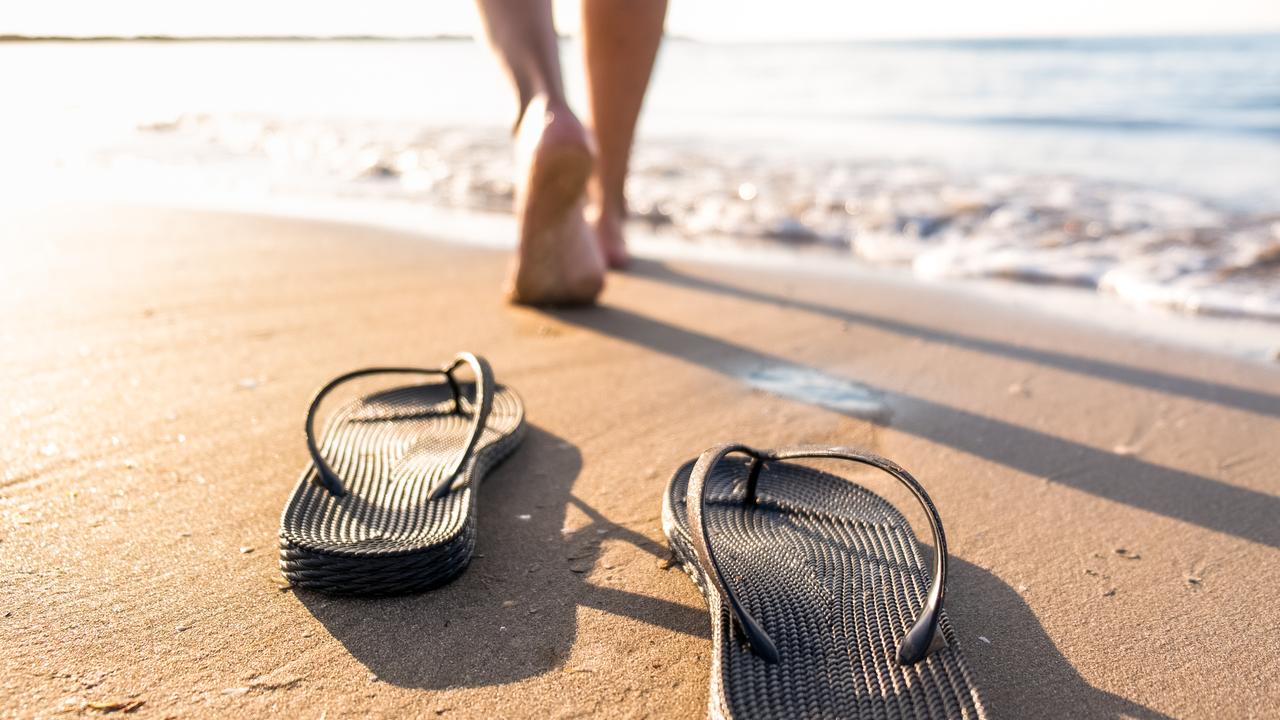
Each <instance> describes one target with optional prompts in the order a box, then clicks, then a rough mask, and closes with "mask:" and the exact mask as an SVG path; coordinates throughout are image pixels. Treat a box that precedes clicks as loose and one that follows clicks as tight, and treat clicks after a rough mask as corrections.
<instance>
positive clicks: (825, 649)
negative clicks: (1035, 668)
mask: <svg viewBox="0 0 1280 720" xmlns="http://www.w3.org/2000/svg"><path fill="white" fill-rule="evenodd" d="M693 467H694V463H693V462H689V463H687V464H685V465H684V466H682V467H681V468H680V469H679V470H677V471H676V474H675V476H674V477H673V478H672V480H671V482H670V484H669V486H668V488H667V493H666V495H665V496H664V499H663V513H662V517H663V529H664V531H665V532H666V535H667V538H668V540H669V542H670V546H671V549H672V551H673V552H674V554H675V555H676V557H677V559H679V561H680V563H681V565H682V566H683V568H684V570H685V571H686V572H687V573H688V574H689V576H690V577H691V578H692V579H693V581H694V582H695V583H696V584H697V585H698V588H699V589H700V590H701V591H702V594H703V596H704V598H705V599H706V601H707V604H708V607H709V609H710V611H711V618H712V645H713V648H714V654H713V659H712V666H711V680H710V695H709V698H708V708H709V715H710V716H711V717H713V718H717V719H719V718H832V717H840V718H886V717H900V718H948V719H951V718H981V717H985V714H984V713H985V711H984V709H983V706H982V701H981V699H980V697H979V694H978V691H977V689H976V687H975V685H974V683H973V679H972V677H971V674H970V671H969V668H968V665H967V664H966V662H965V660H964V657H963V656H962V655H961V653H960V649H959V645H958V643H957V642H956V637H955V633H954V631H953V630H952V628H951V624H950V621H949V620H948V619H947V617H946V615H945V613H943V614H942V616H941V618H940V620H939V626H938V629H939V631H940V632H941V634H942V637H943V638H944V639H945V640H946V642H947V647H945V648H941V649H938V650H936V651H935V652H933V653H932V654H931V655H929V656H928V657H927V658H926V659H924V660H923V661H921V662H919V663H916V664H914V665H908V666H902V665H900V664H899V663H898V662H896V660H895V648H896V644H897V642H898V640H899V638H900V637H901V636H902V635H903V632H904V631H905V629H906V628H907V627H909V626H910V625H911V623H912V619H913V618H914V617H915V616H916V613H917V612H918V611H919V610H920V608H921V607H922V606H923V605H924V603H925V596H926V593H927V591H928V589H929V573H928V569H927V564H926V563H925V561H924V559H923V558H922V556H921V552H920V548H919V546H918V544H917V542H916V539H915V535H914V533H913V532H912V530H911V527H910V525H909V524H908V523H907V521H906V519H905V518H904V517H903V516H902V515H901V513H899V512H898V511H897V510H896V509H895V508H894V507H893V506H892V505H890V504H889V503H888V502H886V501H885V500H883V499H882V498H880V497H879V496H877V495H875V494H874V493H872V492H870V491H869V490H867V489H865V488H863V487H861V486H859V485H856V484H854V483H852V482H850V481H848V480H846V479H843V478H840V477H838V476H835V475H832V474H829V473H825V472H821V471H818V470H815V469H812V468H809V467H806V466H803V465H798V464H795V463H789V462H770V463H768V464H767V465H766V466H765V467H764V469H763V471H762V472H761V473H760V475H759V479H758V486H757V488H756V497H757V499H758V502H757V503H755V504H752V503H744V502H743V486H744V485H745V484H746V482H747V478H748V473H749V465H748V463H746V462H741V461H738V460H736V459H724V460H722V461H720V462H719V463H718V464H717V465H715V467H713V468H712V469H711V470H710V472H709V474H708V476H707V480H706V483H707V486H706V493H705V495H706V498H707V500H706V503H705V506H704V507H705V510H704V515H703V522H704V524H705V527H706V528H707V533H708V535H709V536H710V537H711V538H713V541H714V543H715V547H716V555H717V560H718V562H719V563H720V564H721V568H722V575H723V578H724V580H725V582H727V583H728V584H729V585H731V586H732V589H733V591H734V593H735V595H736V596H737V597H738V598H739V599H740V601H741V602H742V603H743V605H744V606H745V607H746V609H747V610H748V611H749V612H750V613H751V615H752V616H754V617H755V618H756V619H757V620H758V621H759V622H760V624H761V625H762V626H763V627H764V628H765V629H766V630H767V632H768V634H769V636H770V638H771V639H772V640H773V642H774V643H776V645H777V647H778V650H779V653H780V658H781V659H780V661H779V662H777V663H769V662H767V661H766V660H764V659H763V658H761V657H760V656H759V655H758V654H756V653H754V652H753V651H752V650H751V648H750V647H749V646H748V645H747V644H746V643H745V642H743V641H742V640H741V639H740V638H739V634H738V633H737V632H736V631H735V629H734V626H733V618H732V613H731V610H730V608H729V607H728V606H727V605H726V604H725V603H723V602H722V600H721V597H720V593H719V592H716V591H715V590H714V586H713V584H712V581H711V579H710V578H708V577H707V575H706V571H705V570H704V568H703V567H702V565H701V563H700V562H699V561H698V557H697V553H696V551H695V548H694V543H693V540H692V536H691V534H690V532H691V531H690V521H689V516H688V512H687V508H686V493H687V490H688V485H689V480H690V474H691V472H692V470H693Z"/></svg>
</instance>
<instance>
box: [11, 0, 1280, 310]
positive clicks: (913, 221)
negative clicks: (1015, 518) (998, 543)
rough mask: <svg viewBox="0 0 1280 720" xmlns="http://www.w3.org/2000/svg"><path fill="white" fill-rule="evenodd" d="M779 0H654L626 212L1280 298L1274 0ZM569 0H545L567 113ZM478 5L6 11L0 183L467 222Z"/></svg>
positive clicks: (493, 131)
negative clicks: (656, 12)
mask: <svg viewBox="0 0 1280 720" xmlns="http://www.w3.org/2000/svg"><path fill="white" fill-rule="evenodd" d="M777 8H778V6H777V4H776V3H766V2H749V1H746V0H743V1H739V2H728V1H727V0H700V1H698V2H681V1H679V0H677V1H676V2H673V3H672V7H671V9H670V14H669V19H668V24H667V28H668V37H667V39H666V40H665V42H664V46H663V48H662V50H661V53H660V56H659V60H658V68H657V70H656V73H655V76H654V80H653V84H652V85H651V88H650V93H649V97H648V101H647V105H646V109H645V113H644V115H643V117H642V120H641V131H640V139H639V142H638V146H637V151H636V157H635V160H634V163H633V176H632V178H631V181H630V186H629V191H630V195H631V201H632V210H633V217H634V220H635V222H636V223H637V224H638V226H639V227H640V228H642V229H643V231H644V232H645V233H648V234H649V235H651V236H653V237H655V238H660V239H665V240H666V241H667V242H675V243H680V244H688V245H696V246H699V247H704V248H707V249H710V250H711V251H714V252H720V253H735V254H737V253H751V252H760V251H761V249H768V250H771V251H776V250H777V249H779V248H786V249H788V250H795V251H797V252H810V253H824V254H826V255H828V256H838V257H841V258H847V259H849V260H850V261H854V262H860V263H871V264H875V265H883V266H885V267H893V268H897V269H898V270H899V271H901V272H905V273H909V274H911V275H913V276H915V277H918V278H984V279H990V278H996V279H1000V280H1003V281H1009V280H1012V281H1015V282H1019V283H1025V284H1032V285H1037V286H1046V285H1048V286H1055V287H1060V286H1069V287H1073V288H1082V289H1084V290H1087V291H1089V292H1100V293H1103V294H1105V295H1107V296H1110V297H1114V298H1116V299H1118V300H1119V301H1121V302H1125V303H1128V304H1130V305H1137V306H1145V307H1159V308H1164V309H1167V310H1172V311H1174V312H1179V313H1186V314H1201V315H1219V316H1221V315H1227V316H1236V317H1246V318H1250V319H1252V320H1254V321H1280V6H1278V5H1277V4H1276V3H1275V2H1274V0H1222V1H1220V2H1216V3H1212V4H1207V3H1165V2H1157V1H1156V0H1128V1H1127V2H1124V3H1114V2H1101V1H1098V0H1086V1H1084V2H1075V3H1070V4H1068V3H1023V2H1014V1H1012V0H974V1H972V2H969V3H965V4H956V3H944V2H940V1H933V0H909V1H905V2H894V3H838V4H837V3H824V2H817V1H812V0H811V1H808V2H796V3H789V4H788V5H787V9H786V11H785V12H779V11H778V9H777ZM578 12H579V8H578V4H577V3H574V2H562V3H560V4H559V5H558V6H557V21H558V25H559V28H560V30H561V31H562V32H563V33H564V34H565V36H566V37H565V39H564V41H563V43H562V55H563V58H564V69H565V76H566V82H567V84H568V86H569V88H570V92H571V98H572V99H574V100H575V101H576V103H577V104H578V106H579V107H581V106H582V101H583V94H582V81H581V77H582V74H581V63H580V60H579V54H580V48H579V47H578V44H577V42H576V41H575V40H574V33H575V31H576V28H577V24H578V23H577V15H578ZM477 28H478V21H477V18H476V17H475V14H474V10H473V8H472V7H471V6H470V4H466V3H427V2H405V1H401V0H369V1H367V2H364V3H360V4H359V5H358V6H353V5H351V4H349V3H336V2H320V3H317V2H310V3H302V2H292V1H289V2H273V3H269V4H265V5H264V4H262V3H251V2H248V1H247V0H230V1H228V2H223V3H218V4H208V5H200V6H191V5H188V4H175V3H164V2H158V1H153V0H121V1H120V2H115V3H110V4H105V3H92V2H87V1H74V0H55V1H52V2H44V3H38V4H37V3H27V4H24V5H23V6H19V7H14V8H10V9H8V10H6V12H5V13H4V17H3V18H0V35H5V36H6V37H5V41H4V42H2V43H0V66H3V67H4V68H6V71H5V72H4V73H3V74H2V75H0V93H3V97H4V98H5V100H6V102H5V105H6V110H7V112H6V113H5V116H4V118H3V120H0V122H2V123H3V130H4V131H3V132H0V152H3V153H4V157H5V158H6V160H5V163H4V167H3V168H0V192H2V193H3V200H0V203H15V204H25V203H29V202H32V201H33V199H36V198H45V199H48V198H55V199H64V198H70V199H90V200H100V201H107V202H117V201H127V202H160V203H173V204H178V205H183V206H193V207H207V206H213V207H222V208H239V209H247V210H254V211H266V212H272V211H281V212H285V211H287V212H291V213H295V214H297V213H300V214H304V215H305V214H309V215H315V216H318V217H330V216H334V215H335V214H339V215H341V216H342V217H345V218H354V219H358V220H362V221H368V222H386V221H387V220H388V219H389V218H395V217H400V218H404V219H405V220H404V224H407V225H418V226H419V227H418V229H419V230H422V231H426V232H428V233H431V232H433V230H437V229H438V228H443V227H452V228H459V227H464V228H471V229H472V233H471V234H472V235H476V234H479V235H485V234H486V233H488V231H486V230H481V231H479V232H478V233H477V232H475V230H474V229H475V228H485V227H487V226H485V225H484V224H483V223H477V222H472V221H471V220H468V219H464V220H462V221H460V222H457V218H458V217H463V218H479V217H482V216H488V215H501V214H503V213H506V212H507V211H508V208H509V205H510V202H511V193H512V190H511V184H510V177H511V160H510V148H509V129H510V123H511V122H512V120H513V119H514V107H513V101H512V98H511V95H510V92H509V89H508V87H507V84H506V82H505V80H504V79H503V78H502V77H501V76H500V74H499V71H498V69H497V66H496V64H495V63H494V62H493V61H492V59H491V58H490V57H489V56H488V53H487V51H486V49H485V48H484V47H483V46H482V45H481V44H479V43H477V42H475V41H474V40H473V39H472V38H473V36H474V35H475V34H476V31H477ZM429 211H430V212H436V211H442V212H446V213H448V215H447V216H448V217H451V218H453V219H454V220H455V222H454V224H453V225H447V224H441V225H438V226H431V225H429V223H431V222H432V221H431V220H430V219H429V218H432V217H445V215H427V214H424V213H427V212H429ZM454 234H457V235H459V236H465V235H467V234H468V233H467V232H465V231H459V232H457V233H454ZM489 234H490V235H492V233H489ZM463 239H466V238H463ZM473 239H477V240H480V241H492V242H495V243H498V244H501V243H504V242H507V241H508V240H509V239H510V238H509V237H506V236H505V235H504V236H502V237H496V236H495V237H478V238H473ZM641 245H642V248H643V243H642V244H641Z"/></svg>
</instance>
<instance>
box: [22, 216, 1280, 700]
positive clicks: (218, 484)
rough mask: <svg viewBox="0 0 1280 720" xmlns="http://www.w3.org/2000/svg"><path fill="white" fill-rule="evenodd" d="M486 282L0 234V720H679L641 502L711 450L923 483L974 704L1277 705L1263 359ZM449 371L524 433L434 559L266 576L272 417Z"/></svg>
mask: <svg viewBox="0 0 1280 720" xmlns="http://www.w3.org/2000/svg"><path fill="white" fill-rule="evenodd" d="M506 262H507V256H506V253H504V252H501V251H497V250H490V249H477V248H473V247H466V246H462V245H456V244H449V243H446V242H436V241H433V240H431V239H428V238H424V237H419V236H415V235H410V234H398V233H393V232H389V231H382V230H373V229H369V228H364V227H359V226H354V225H341V224H327V223H320V222H309V221H300V220H281V219H268V218H261V217H253V216H248V215H232V214H214V213H194V212H180V211H168V210H164V211H161V210H152V209H144V208H119V207H68V208H59V209H55V210H47V211H39V212H34V211H32V212H18V211H6V212H5V213H4V214H2V215H0V373H2V374H0V377H2V378H3V381H2V382H3V385H2V386H0V389H2V392H0V397H2V398H3V405H0V418H2V424H0V427H3V428H4V430H5V433H4V437H3V439H2V440H0V605H2V606H3V607H2V608H0V648H3V649H2V650H0V716H4V717H22V718H26V717H48V716H55V715H59V716H76V715H77V714H80V715H84V716H94V715H96V714H98V713H105V712H108V711H112V710H113V709H114V710H116V711H118V712H124V711H126V710H127V711H130V714H129V715H127V716H129V717H143V718H145V717H154V718H164V717H181V718H187V717H261V716H266V715H276V714H278V715H280V716H286V717H306V718H317V717H326V718H338V717H444V718H493V717H550V718H572V717H621V718H631V717H672V718H692V717H702V716H703V713H704V712H705V705H706V700H707V677H708V672H709V667H708V666H709V660H710V643H709V639H708V638H709V634H710V633H709V620H708V617H707V613H706V611H705V608H704V605H703V601H702V598H701V596H700V595H699V594H698V592H697V590H696V589H695V587H694V585H693V584H692V583H691V582H690V581H689V579H688V577H686V576H685V575H684V573H682V572H681V571H680V570H679V569H676V568H672V567H669V565H668V563H667V559H668V553H667V549H666V544H665V540H664V538H663V535H662V530H661V528H660V518H659V515H660V499H661V496H662V491H663V488H664V487H665V484H666V482H667V480H668V478H669V476H670V474H671V472H672V471H673V470H674V469H675V468H676V467H677V466H678V465H679V464H680V463H682V462H684V461H685V460H687V459H689V458H692V457H694V456H696V455H697V454H698V453H699V452H701V451H702V450H703V449H705V448H707V447H709V446H710V445H712V444H714V443H717V442H720V441H724V440H730V439H733V440H741V441H744V442H748V443H751V444H754V445H759V446H764V447H768V446H776V445H785V444H793V443H800V442H813V443H840V444H852V445H860V446H863V447H866V448H869V449H871V450H874V451H875V452H877V453H880V454H882V455H885V456H887V457H890V458H892V459H894V460H896V461H898V462H899V463H901V464H902V465H904V466H905V467H907V468H908V469H910V470H911V471H912V472H913V473H914V474H915V475H916V476H917V477H918V478H919V479H920V480H921V481H922V482H923V483H924V484H925V486H926V487H927V488H928V490H929V492H930V493H931V494H932V497H933V499H934V501H935V502H936V504H937V507H938V510H939V512H940V514H941V517H942V519H943V522H944V524H945V528H946V532H947V539H948V542H949V545H950V550H951V556H952V563H953V564H952V566H951V573H952V574H951V578H950V584H949V588H948V595H947V600H948V603H947V610H948V612H949V614H950V616H951V619H952V622H953V623H954V625H955V628H956V630H957V632H958V634H959V636H960V638H961V643H962V647H963V649H964V652H965V653H966V655H967V657H968V660H969V662H970V664H971V666H972V668H973V670H974V677H975V680H976V682H977V684H978V686H979V688H980V689H981V692H982V694H983V698H984V700H985V702H986V704H987V707H988V708H989V710H990V713H991V715H992V716H993V717H1000V718H1006V717H1007V718H1014V717H1063V718H1067V717H1071V718H1079V717H1100V718H1106V717H1136V718H1160V717H1220V718H1225V717H1231V718H1237V717H1240V718H1243V717H1274V716H1275V715H1276V713H1277V712H1280V708H1278V707H1277V704H1276V697H1275V694H1274V693H1275V686H1276V679H1277V677H1280V643H1277V642H1276V640H1277V630H1276V619H1277V617H1276V610H1275V606H1276V601H1275V598H1276V597H1277V595H1280V573H1277V572H1275V568H1276V567H1277V566H1278V563H1280V523H1277V518H1280V475H1277V473H1276V471H1275V468H1276V467H1277V466H1278V465H1280V443H1277V442H1276V438H1277V437H1280V365H1276V366H1267V365H1264V364H1260V363H1251V362H1246V361H1243V360H1236V359H1232V358H1228V357H1225V356H1217V355H1212V354H1208V353H1201V352H1194V351H1191V350H1186V349H1180V348H1176V347H1170V346H1162V345H1157V344H1154V343H1151V342H1144V341H1141V340H1138V339H1136V338H1133V337H1128V336H1124V335H1119V334H1111V333H1107V332H1103V331H1101V330H1097V329H1092V328H1089V327H1085V326H1081V325H1075V324H1068V323H1066V322H1063V321H1055V320H1050V319H1047V318H1045V317H1042V316H1040V315H1036V314H1033V313H1031V312H1028V311H1026V310H1021V309H1019V308H1016V307H1008V306H1001V305H998V304H995V303H993V302H990V301H989V300H983V299H978V298H975V297H968V296H964V295H959V294H956V293H953V292H947V291H944V290H941V289H936V288H931V287H929V286H928V285H923V284H912V283H903V282H896V281H895V282H890V281H884V282H878V281H865V280H861V279H860V280H858V281H857V282H852V281H849V280H847V279H842V278H838V277H831V276H816V275H815V276H809V275H803V274H798V273H788V274H777V273H773V274H770V273H767V272H765V271H764V270H762V269H761V270H752V269H746V268H741V267H732V268H730V267H727V266H717V265H715V264H707V263H701V262H692V261H690V262H658V261H653V260H648V261H645V260H642V261H641V262H640V263H639V264H638V266H637V267H636V269H635V270H634V271H633V272H630V273H628V274H625V275H614V276H611V277H610V280H609V287H608V289H607V290H606V293H605V295H604V298H603V303H602V304H601V305H600V306H599V307H596V308H591V309H577V310H557V311H538V310H531V309H524V308H513V307H510V306H507V305H506V304H504V303H503V302H502V301H501V298H500V296H499V294H498V292H497V288H498V287H499V286H500V284H501V281H502V278H503V275H504V268H505V265H506ZM462 349H467V350H472V351H475V352H477V353H481V354H483V355H485V356H487V357H488V358H489V359H490V360H491V361H492V363H493V365H494V368H495V369H496V372H497V375H498V377H499V379H500V380H501V381H502V382H504V383H506V384H509V385H511V386H512V387H514V388H516V389H517V390H518V392H519V393H520V394H521V395H522V396H523V398H524V400H525V403H526V406H527V409H528V418H529V421H530V424H531V426H530V433H529V435H528V437H527V438H526V439H525V441H524V444H523V446H522V447H521V448H520V449H519V450H518V451H517V452H516V453H515V454H514V455H513V456H512V457H511V459H509V460H508V461H507V462H506V464H505V465H503V466H502V467H501V468H500V469H499V470H498V471H497V472H496V473H495V474H493V475H492V476H490V477H489V478H488V479H487V480H486V482H485V485H484V486H483V489H482V491H481V495H480V497H481V508H480V519H479V523H480V524H479V533H480V536H479V537H480V539H479V547H478V550H477V552H478V554H477V556H476V558H475V560H474V561H473V563H472V565H471V567H470V568H469V570H468V571H467V572H466V573H465V574H464V575H462V576H461V577H460V578H459V579H458V580H457V581H455V582H454V583H452V584H450V585H448V586H446V587H444V588H442V589H439V590H436V591H433V592H430V593H427V594H423V595H417V596H411V597H400V598H392V599H384V600H344V599H333V598H329V597H325V596H321V595H315V594H309V593H303V592H300V591H293V590H291V589H289V588H287V587H284V586H283V581H282V579H281V578H280V575H279V571H278V569H277V565H276V563H277V554H276V533H277V529H278V525H279V518H280V512H281V508H282V506H283V504H284V502H285V500H286V498H287V497H288V494H289V492H290V490H291V488H292V486H293V484H294V483H295V481H296V480H297V477H298V475H299V473H300V472H301V471H302V470H303V469H304V466H305V463H306V457H307V453H306V449H305V445H304V443H303V439H302V421H303V415H304V413H305V410H306V406H307V401H308V400H309V398H310V395H311V393H312V392H313V391H314V390H315V389H316V388H317V387H318V386H320V385H321V384H322V383H324V382H325V381H326V380H328V379H329V378H331V377H333V376H335V375H337V374H339V373H341V372H343V371H346V370H349V369H352V368H355V367H361V366H366V365H374V364H397V363H403V364H414V365H435V364H438V363H440V362H441V361H443V360H445V359H447V358H450V357H452V356H453V354H454V353H455V352H456V351H458V350H462ZM806 386H807V387H809V388H810V389H812V388H813V387H817V388H818V391H817V392H816V393H815V392H808V393H807V394H806V391H805V389H804V388H805V387H806ZM833 387H834V388H837V389H842V391H843V392H845V393H846V394H847V395H848V396H850V397H853V398H854V399H855V400H856V402H848V403H845V404H843V405H836V404H832V403H827V402H824V401H821V398H822V397H825V396H828V395H834V396H839V395H840V393H838V392H835V393H827V392H825V391H824V390H823V389H824V388H827V389H829V388H833ZM796 388H799V390H798V391H795V392H793V390H795V389H796ZM770 389H772V390H776V391H777V392H770V391H769V390H770ZM815 395H816V396H817V399H818V400H819V402H811V401H810V402H807V401H805V400H804V399H803V398H806V397H808V398H811V399H813V398H814V396H815ZM871 487H872V488H873V489H875V490H876V491H877V492H880V493H882V494H884V495H885V496H886V497H888V498H890V499H891V500H894V501H895V502H897V503H898V504H899V507H902V508H904V509H906V510H907V511H908V514H909V516H910V517H911V518H912V521H913V522H917V523H920V524H922V523H923V518H920V517H917V516H916V513H915V512H914V510H913V508H912V505H911V504H910V501H909V499H908V498H907V497H906V496H905V495H904V494H902V493H899V492H898V491H897V490H896V489H895V488H893V487H891V486H890V485H889V483H888V482H884V481H880V482H876V483H875V484H872V485H871ZM919 528H920V525H917V531H918V532H919ZM139 703H140V705H139ZM63 714H65V715H63Z"/></svg>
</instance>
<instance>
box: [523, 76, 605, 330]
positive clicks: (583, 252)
mask: <svg viewBox="0 0 1280 720" xmlns="http://www.w3.org/2000/svg"><path fill="white" fill-rule="evenodd" d="M516 158H517V168H516V172H517V187H516V219H517V222H518V223H519V224H520V247H519V249H518V250H517V251H516V257H515V260H514V262H513V263H512V267H511V278H510V280H509V282H508V288H507V294H508V297H509V298H510V300H511V301H512V302H517V303H524V304H528V305H574V304H584V303H590V302H593V301H594V300H595V299H596V296H598V295H599V294H600V290H601V289H603V287H604V273H605V265H604V258H603V257H602V256H601V254H600V248H599V246H598V245H597V244H596V241H595V237H594V236H593V233H592V231H591V228H590V226H588V225H587V223H586V221H585V219H584V218H583V216H582V207H583V192H584V190H585V188H586V184H587V178H588V177H590V176H591V167H592V165H593V163H594V158H593V154H592V147H591V141H590V139H589V137H588V135H587V132H586V130H585V129H584V128H583V127H582V124H581V123H579V122H578V119H577V118H575V117H574V116H573V113H572V112H570V111H569V108H568V107H565V106H564V105H552V104H548V102H547V100H546V98H544V97H538V98H535V99H534V100H533V102H531V103H530V104H529V107H528V108H527V109H526V110H525V113H524V116H523V117H522V118H521V120H520V126H519V127H518V128H517V129H516Z"/></svg>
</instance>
